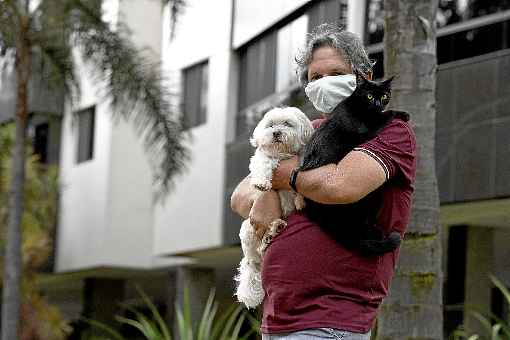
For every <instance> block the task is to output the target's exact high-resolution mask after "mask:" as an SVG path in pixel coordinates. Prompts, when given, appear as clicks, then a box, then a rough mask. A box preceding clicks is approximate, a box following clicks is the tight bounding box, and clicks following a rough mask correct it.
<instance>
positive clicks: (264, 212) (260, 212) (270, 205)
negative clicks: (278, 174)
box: [230, 176, 282, 238]
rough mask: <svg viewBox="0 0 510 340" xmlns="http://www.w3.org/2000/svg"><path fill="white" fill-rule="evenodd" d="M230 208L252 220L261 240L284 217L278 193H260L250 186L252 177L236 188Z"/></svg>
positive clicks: (248, 177)
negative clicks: (272, 224)
mask: <svg viewBox="0 0 510 340" xmlns="http://www.w3.org/2000/svg"><path fill="white" fill-rule="evenodd" d="M230 207H231V208H232V210H233V211H234V212H235V213H237V214H238V215H240V216H241V217H242V218H244V219H247V218H249V219H250V223H251V224H252V225H253V226H254V227H255V229H256V231H257V236H258V237H259V238H262V236H263V235H264V233H265V231H266V229H267V227H268V226H269V224H270V223H271V222H273V221H274V220H276V219H278V218H281V216H282V210H281V207H280V197H279V196H278V194H277V192H276V191H274V190H269V191H259V190H257V189H255V188H253V187H252V185H251V184H250V176H247V177H246V178H245V179H243V180H242V181H241V183H239V184H238V185H237V187H236V188H235V190H234V192H233V193H232V196H231V198H230Z"/></svg>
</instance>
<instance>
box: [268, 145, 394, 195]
mask: <svg viewBox="0 0 510 340" xmlns="http://www.w3.org/2000/svg"><path fill="white" fill-rule="evenodd" d="M297 162H298V160H297V157H294V158H291V159H289V160H286V161H281V162H280V165H279V166H278V168H277V169H276V170H275V171H274V173H273V188H275V189H286V190H291V188H290V185H289V177H290V173H291V171H292V170H293V169H294V168H296V167H297V166H298V163H297ZM386 179H387V178H386V172H385V171H384V168H383V167H382V165H381V164H380V163H379V162H377V161H376V160H375V159H374V158H372V157H371V156H369V155H367V154H366V153H364V152H362V151H351V152H349V153H348V154H347V155H346V156H345V157H344V158H343V159H342V160H341V161H340V162H339V163H338V164H328V165H325V166H322V167H319V168H316V169H312V170H308V171H303V172H299V174H298V176H297V180H296V188H297V191H298V192H299V193H300V194H302V195H303V196H305V197H307V198H309V199H311V200H312V201H315V202H319V203H322V204H348V203H353V202H357V201H359V200H360V199H362V198H363V197H365V196H366V195H368V194H369V193H370V192H372V191H374V190H375V189H377V188H378V187H380V186H381V185H382V184H383V183H384V182H385V181H386Z"/></svg>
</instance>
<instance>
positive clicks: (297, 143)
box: [250, 107, 313, 156]
mask: <svg viewBox="0 0 510 340" xmlns="http://www.w3.org/2000/svg"><path fill="white" fill-rule="evenodd" d="M312 133H313V127H312V123H311V122H310V120H309V119H308V118H307V117H306V115H305V114H304V113H303V112H302V111H301V110H300V109H298V108H295V107H286V108H274V109H272V110H269V111H268V112H267V113H266V114H265V115H264V117H263V118H262V119H261V120H260V122H259V123H258V124H257V127H256V128H255V130H254V131H253V136H252V138H251V139H250V142H251V144H252V145H253V146H254V147H256V148H261V149H262V150H264V151H265V152H266V153H268V154H271V155H274V156H276V155H278V154H297V153H298V151H299V149H301V147H302V146H303V145H305V144H306V142H307V141H308V140H309V139H310V136H311V135H312Z"/></svg>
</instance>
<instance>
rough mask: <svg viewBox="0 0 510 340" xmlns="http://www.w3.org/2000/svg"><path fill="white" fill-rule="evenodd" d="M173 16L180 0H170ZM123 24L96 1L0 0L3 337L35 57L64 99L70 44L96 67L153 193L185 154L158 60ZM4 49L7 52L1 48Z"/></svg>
mask: <svg viewBox="0 0 510 340" xmlns="http://www.w3.org/2000/svg"><path fill="white" fill-rule="evenodd" d="M175 1H176V2H175V4H174V5H173V6H172V13H173V14H176V13H177V12H178V9H179V7H180V6H181V5H182V0H175ZM164 2H165V3H168V2H172V0H164ZM127 33H128V30H127V28H126V27H125V26H124V25H122V24H119V25H118V26H117V28H116V29H115V30H114V29H112V28H111V27H110V25H109V24H108V23H107V22H105V21H103V19H102V16H101V0H37V1H36V0H32V1H31V0H0V55H2V56H5V55H6V54H9V55H14V68H15V73H16V78H17V83H16V112H15V118H14V122H15V125H16V132H15V142H14V146H13V151H12V177H11V183H10V194H9V203H8V207H9V210H8V211H9V214H8V221H7V235H6V256H5V276H4V285H3V300H2V340H12V339H16V338H17V335H18V324H19V312H20V277H21V273H22V259H21V230H20V226H21V220H22V216H23V208H24V207H23V205H24V197H23V196H24V183H25V158H26V154H25V153H26V152H25V144H26V131H27V123H28V119H29V117H28V103H27V99H28V83H29V79H30V78H31V76H32V73H33V70H32V65H34V62H36V61H37V62H38V64H40V65H41V70H38V72H40V73H41V74H43V75H44V76H45V78H46V80H47V81H48V83H49V84H50V85H51V86H53V87H54V88H60V89H63V91H64V93H65V94H66V95H67V96H66V98H68V99H70V100H71V101H72V100H76V99H78V98H79V93H80V91H79V90H80V89H79V83H78V81H77V78H75V74H74V66H73V55H72V51H73V48H74V47H75V46H79V47H80V51H81V52H82V55H83V57H84V59H85V60H87V61H89V62H90V64H91V65H93V66H94V67H95V71H96V74H95V76H97V77H98V79H100V82H98V83H101V84H105V86H104V91H103V93H104V94H105V98H108V99H109V101H110V103H111V107H112V112H113V114H114V115H116V116H120V117H122V118H125V119H128V120H132V121H133V122H135V123H136V127H137V128H138V131H139V133H140V135H143V138H144V142H145V147H146V149H147V150H148V151H149V155H150V159H151V162H152V164H153V168H154V182H155V184H156V187H157V188H158V190H157V193H156V194H157V198H162V197H164V194H166V193H168V191H169V190H170V189H171V186H172V178H173V176H174V175H175V174H177V173H179V172H181V171H182V170H183V168H184V163H185V161H186V160H187V159H188V153H187V149H186V148H185V147H184V146H183V143H182V133H181V127H180V124H179V120H178V119H177V117H175V116H174V115H171V113H172V106H171V104H170V101H169V98H168V97H169V96H168V94H169V92H168V89H167V88H165V86H164V85H163V82H162V81H163V79H162V76H161V72H160V70H159V68H158V67H157V65H156V64H155V63H154V62H153V61H152V60H151V59H150V58H148V57H145V56H144V54H142V53H140V51H139V50H137V49H136V48H135V47H134V45H133V44H132V43H131V42H130V41H129V39H128V34H127ZM7 51H9V52H10V53H6V52H7Z"/></svg>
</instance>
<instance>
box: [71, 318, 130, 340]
mask: <svg viewBox="0 0 510 340" xmlns="http://www.w3.org/2000/svg"><path fill="white" fill-rule="evenodd" d="M80 320H83V321H84V322H86V323H88V324H89V325H91V326H93V327H95V328H97V329H99V330H101V331H103V332H104V333H106V334H108V335H110V336H112V337H113V338H114V339H115V340H125V338H124V337H123V336H122V335H121V334H120V333H119V332H117V331H116V330H115V329H113V328H112V327H110V326H108V325H106V324H104V323H102V322H99V321H96V320H92V319H88V318H84V317H81V318H80Z"/></svg>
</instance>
